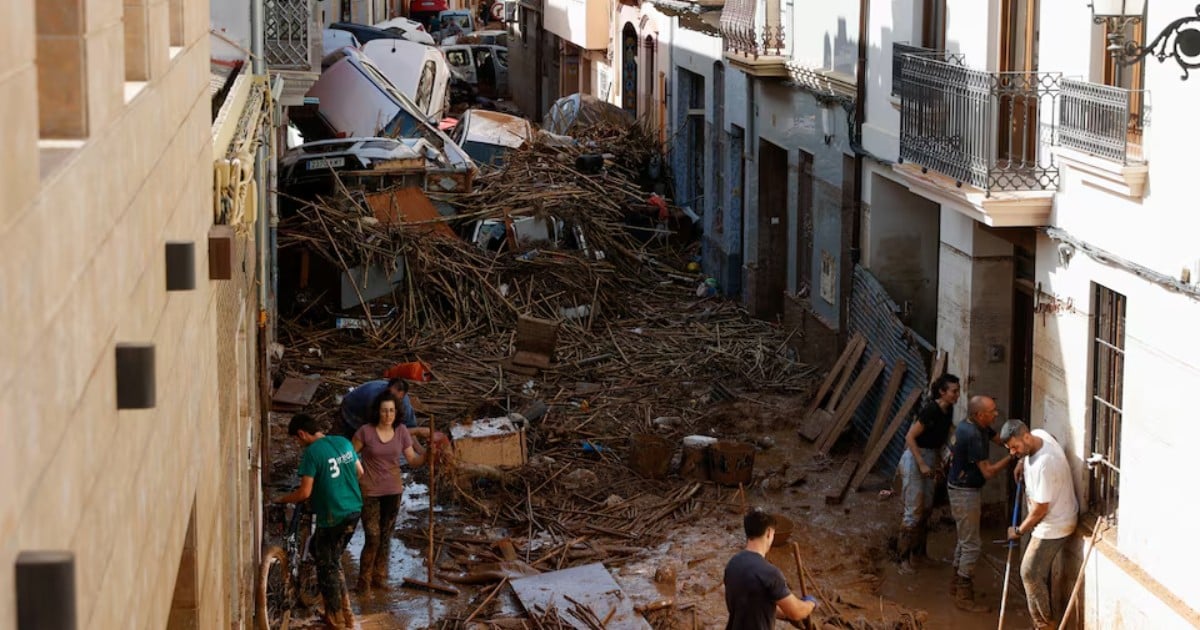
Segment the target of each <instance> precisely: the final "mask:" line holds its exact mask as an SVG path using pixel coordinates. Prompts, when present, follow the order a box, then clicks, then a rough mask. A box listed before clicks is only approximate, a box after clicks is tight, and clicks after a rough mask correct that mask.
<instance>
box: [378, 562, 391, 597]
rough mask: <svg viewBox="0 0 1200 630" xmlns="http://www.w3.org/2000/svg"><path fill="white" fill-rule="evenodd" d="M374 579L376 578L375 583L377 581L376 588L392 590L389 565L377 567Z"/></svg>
mask: <svg viewBox="0 0 1200 630" xmlns="http://www.w3.org/2000/svg"><path fill="white" fill-rule="evenodd" d="M373 579H374V583H375V588H377V589H379V590H381V591H390V590H392V587H391V585H390V584H388V570H387V567H383V568H379V567H376V568H375V573H374V574H373Z"/></svg>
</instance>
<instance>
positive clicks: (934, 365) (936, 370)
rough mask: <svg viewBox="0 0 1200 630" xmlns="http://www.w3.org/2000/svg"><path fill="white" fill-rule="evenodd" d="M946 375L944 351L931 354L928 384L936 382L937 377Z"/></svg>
mask: <svg viewBox="0 0 1200 630" xmlns="http://www.w3.org/2000/svg"><path fill="white" fill-rule="evenodd" d="M945 373H946V351H945V350H938V351H937V352H935V353H934V354H933V360H932V362H931V363H930V365H929V384H930V385H931V386H932V385H933V382H934V381H936V380H938V377H940V376H941V375H943V374H945Z"/></svg>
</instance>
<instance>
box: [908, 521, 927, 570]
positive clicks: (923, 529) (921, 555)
mask: <svg viewBox="0 0 1200 630" xmlns="http://www.w3.org/2000/svg"><path fill="white" fill-rule="evenodd" d="M913 532H914V534H913V549H912V554H911V555H912V559H913V560H914V562H913V564H918V565H921V564H928V562H929V551H928V548H927V543H928V541H929V518H928V517H925V518H922V519H921V520H920V521H917V526H916V527H915V528H913Z"/></svg>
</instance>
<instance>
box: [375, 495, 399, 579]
mask: <svg viewBox="0 0 1200 630" xmlns="http://www.w3.org/2000/svg"><path fill="white" fill-rule="evenodd" d="M399 514H400V495H398V494H389V495H388V496H386V497H379V550H378V551H377V552H376V553H375V581H376V582H379V583H382V582H383V581H384V580H387V578H388V565H389V562H390V561H391V558H392V538H393V535H394V534H395V529H396V517H397V516H399Z"/></svg>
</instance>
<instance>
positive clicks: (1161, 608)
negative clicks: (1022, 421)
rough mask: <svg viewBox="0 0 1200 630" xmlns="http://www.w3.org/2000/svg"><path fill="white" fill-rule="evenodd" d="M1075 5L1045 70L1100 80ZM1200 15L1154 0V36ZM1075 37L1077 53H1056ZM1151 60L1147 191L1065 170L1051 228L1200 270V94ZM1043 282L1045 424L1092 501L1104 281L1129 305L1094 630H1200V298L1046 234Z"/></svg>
mask: <svg viewBox="0 0 1200 630" xmlns="http://www.w3.org/2000/svg"><path fill="white" fill-rule="evenodd" d="M1075 4H1076V3H1043V7H1042V15H1041V19H1042V24H1043V33H1046V32H1047V31H1046V28H1045V25H1046V24H1048V23H1054V24H1056V25H1059V27H1058V28H1056V29H1055V31H1054V37H1055V42H1056V43H1055V45H1053V46H1050V45H1047V44H1046V41H1047V40H1045V39H1044V40H1043V45H1042V47H1041V55H1042V68H1043V69H1047V70H1060V69H1061V70H1062V71H1064V72H1065V73H1067V74H1069V75H1074V76H1078V77H1083V78H1088V79H1090V80H1097V79H1098V78H1100V74H1101V73H1102V67H1103V66H1102V62H1103V59H1102V58H1100V57H1099V49H1100V41H1101V40H1100V35H1101V34H1100V31H1099V27H1093V26H1091V22H1090V19H1089V18H1090V15H1089V13H1088V9H1087V7H1086V6H1085V5H1083V4H1082V3H1080V6H1074V5H1075ZM1188 15H1194V2H1191V1H1180V0H1156V1H1155V2H1151V3H1150V6H1149V15H1148V24H1147V27H1146V32H1147V34H1148V37H1151V38H1152V37H1154V36H1155V35H1156V34H1158V33H1159V32H1160V31H1161V30H1162V29H1163V27H1164V26H1165V25H1166V24H1167V23H1168V22H1170V21H1172V20H1174V19H1177V18H1180V17H1185V16H1188ZM1064 40H1065V41H1066V42H1075V43H1076V45H1058V44H1057V42H1058V41H1064ZM1142 63H1143V64H1144V65H1145V85H1146V87H1147V89H1148V90H1149V91H1150V93H1149V96H1148V99H1147V100H1148V103H1149V104H1150V109H1151V111H1152V115H1151V117H1150V120H1149V121H1148V124H1147V127H1146V130H1145V137H1144V144H1145V155H1146V157H1147V158H1148V167H1149V175H1148V182H1149V183H1148V186H1147V189H1146V194H1145V195H1144V197H1141V198H1130V197H1129V196H1126V195H1124V194H1121V193H1118V192H1113V191H1112V190H1109V189H1108V188H1103V187H1102V186H1107V187H1109V188H1111V183H1112V182H1111V181H1110V180H1106V179H1105V178H1103V177H1100V176H1098V175H1095V174H1088V173H1085V172H1083V171H1082V170H1080V169H1079V168H1075V167H1073V166H1072V164H1073V163H1071V162H1065V163H1064V168H1063V172H1062V184H1061V186H1060V188H1059V193H1058V194H1057V195H1056V198H1055V206H1054V211H1053V214H1052V216H1051V221H1052V223H1053V224H1054V225H1055V226H1056V227H1059V228H1061V229H1062V230H1064V231H1066V232H1067V233H1069V234H1070V235H1071V236H1072V237H1074V238H1075V239H1078V240H1079V241H1083V242H1086V243H1088V244H1090V245H1092V246H1095V247H1098V248H1100V249H1103V250H1106V251H1108V252H1110V253H1111V254H1113V255H1116V256H1118V257H1120V258H1122V259H1124V260H1128V261H1132V262H1134V263H1137V264H1139V265H1142V266H1144V267H1146V268H1149V269H1151V270H1153V271H1154V272H1158V273H1161V274H1164V275H1166V276H1170V277H1174V278H1178V277H1179V276H1180V274H1181V270H1182V269H1183V268H1185V267H1191V268H1192V272H1193V274H1195V272H1196V271H1197V270H1196V269H1195V264H1196V260H1197V259H1200V246H1197V245H1196V243H1195V238H1194V235H1195V234H1196V230H1197V228H1200V218H1198V217H1197V212H1196V210H1195V208H1196V206H1197V203H1196V202H1195V192H1194V190H1195V179H1196V175H1195V168H1194V166H1193V165H1192V164H1191V163H1190V162H1191V161H1190V159H1189V158H1190V149H1189V147H1191V146H1195V143H1196V142H1197V141H1200V122H1198V121H1197V120H1196V118H1195V115H1194V111H1195V103H1196V102H1197V98H1200V86H1197V85H1196V84H1195V82H1194V81H1190V82H1185V81H1181V80H1180V75H1181V71H1180V69H1179V67H1178V66H1177V65H1175V64H1174V63H1173V62H1172V61H1171V60H1168V61H1167V62H1166V63H1161V64H1160V63H1159V62H1158V61H1157V60H1155V59H1154V58H1153V57H1151V58H1149V59H1147V60H1145V61H1143V62H1142ZM1136 70H1137V67H1134V68H1133V69H1131V71H1136ZM1098 163H1099V164H1101V165H1103V164H1104V162H1103V161H1099V162H1098ZM1102 170H1103V169H1102ZM1108 170H1114V171H1115V170H1117V165H1116V164H1110V165H1108ZM1110 177H1111V176H1110ZM1192 279H1193V281H1195V280H1198V279H1200V278H1197V277H1196V276H1195V275H1193V278H1192ZM1037 282H1038V283H1039V284H1040V286H1041V288H1042V291H1043V292H1044V294H1043V295H1042V296H1041V297H1040V298H1039V302H1040V303H1041V304H1043V306H1042V307H1041V309H1042V310H1045V311H1046V313H1045V314H1038V315H1037V316H1036V318H1035V322H1036V326H1035V328H1036V331H1035V338H1034V364H1033V378H1034V411H1033V423H1034V425H1035V426H1038V425H1044V426H1045V427H1046V428H1047V429H1048V430H1050V431H1051V432H1052V433H1054V434H1055V435H1056V436H1059V438H1060V439H1062V440H1063V442H1064V444H1063V446H1064V448H1066V449H1067V451H1068V453H1069V454H1071V455H1072V465H1073V467H1074V472H1075V474H1076V484H1077V488H1078V493H1079V496H1080V498H1081V499H1082V500H1084V501H1085V502H1086V499H1087V496H1086V494H1085V490H1086V487H1087V480H1088V472H1087V471H1086V468H1085V466H1084V465H1083V463H1082V460H1083V459H1084V458H1085V457H1086V456H1087V455H1088V454H1089V451H1090V448H1089V443H1090V434H1089V431H1090V424H1091V410H1092V402H1091V387H1092V382H1091V354H1092V341H1091V339H1092V329H1091V327H1092V320H1091V319H1090V315H1091V311H1092V308H1093V307H1092V292H1093V283H1096V284H1100V285H1103V286H1105V287H1107V288H1109V289H1111V290H1113V291H1116V292H1118V293H1121V294H1123V295H1125V297H1126V298H1127V311H1126V321H1125V325H1126V359H1125V377H1124V383H1123V392H1124V400H1123V405H1122V407H1123V412H1124V413H1123V426H1122V432H1121V475H1120V512H1119V518H1118V522H1117V530H1116V533H1115V534H1111V533H1110V534H1109V535H1108V536H1107V540H1106V541H1105V542H1104V543H1103V544H1101V545H1100V547H1099V549H1098V553H1097V554H1096V555H1094V556H1093V558H1092V563H1091V564H1090V565H1089V567H1088V570H1087V582H1086V583H1085V587H1084V593H1085V602H1086V614H1085V617H1086V622H1087V627H1089V628H1183V627H1196V626H1200V613H1197V611H1200V582H1197V581H1196V580H1195V578H1194V571H1195V566H1196V564H1197V562H1200V550H1197V548H1196V546H1195V544H1194V540H1193V539H1192V536H1191V532H1193V531H1194V529H1195V528H1194V526H1193V524H1194V523H1195V522H1196V520H1195V519H1196V517H1197V516H1200V507H1197V505H1196V504H1195V502H1194V501H1190V500H1186V499H1181V500H1176V497H1175V496H1174V494H1175V493H1174V491H1173V490H1172V488H1177V487H1183V485H1180V484H1184V485H1186V484H1187V482H1186V481H1184V480H1185V479H1186V478H1187V473H1186V470H1187V468H1188V462H1190V461H1191V459H1192V458H1194V455H1193V450H1194V449H1193V448H1192V446H1193V444H1192V443H1193V440H1192V439H1191V434H1192V433H1193V430H1192V424H1193V423H1192V421H1191V419H1192V418H1193V417H1194V416H1195V412H1194V410H1193V409H1192V408H1191V407H1192V404H1191V401H1190V398H1191V396H1190V395H1189V394H1190V392H1192V391H1195V390H1196V389H1197V387H1198V386H1200V332H1198V331H1197V330H1196V322H1200V297H1196V296H1194V295H1193V296H1187V295H1182V294H1180V293H1176V292H1172V291H1170V290H1168V289H1166V288H1164V287H1163V286H1161V285H1159V284H1156V283H1154V282H1151V281H1149V280H1147V279H1146V278H1143V277H1140V276H1139V275H1136V274H1134V273H1132V272H1130V271H1129V270H1127V269H1124V268H1122V267H1121V266H1119V265H1118V264H1111V263H1105V262H1100V261H1097V260H1095V259H1093V258H1091V257H1089V256H1088V255H1087V254H1086V253H1085V252H1084V251H1081V248H1077V249H1076V251H1075V254H1074V256H1072V257H1071V258H1070V261H1069V262H1067V263H1064V262H1062V261H1061V260H1060V258H1059V243H1058V242H1056V241H1054V240H1051V239H1050V238H1048V237H1045V236H1042V237H1040V238H1039V244H1038V252H1037ZM1193 288H1194V285H1193Z"/></svg>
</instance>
